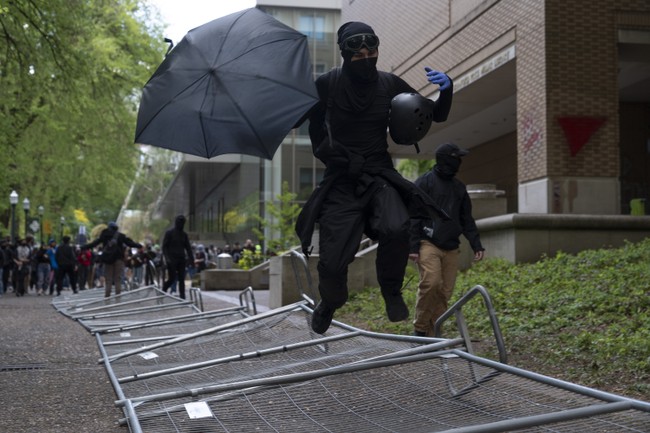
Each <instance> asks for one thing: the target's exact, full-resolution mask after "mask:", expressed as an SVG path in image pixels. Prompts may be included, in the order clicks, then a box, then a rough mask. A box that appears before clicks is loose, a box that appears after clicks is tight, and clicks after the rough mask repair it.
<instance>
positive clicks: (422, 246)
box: [409, 143, 485, 337]
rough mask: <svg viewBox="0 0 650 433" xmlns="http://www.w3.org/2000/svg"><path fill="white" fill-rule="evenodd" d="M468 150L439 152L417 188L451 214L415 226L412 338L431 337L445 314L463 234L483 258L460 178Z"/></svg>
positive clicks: (450, 147)
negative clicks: (416, 273)
mask: <svg viewBox="0 0 650 433" xmlns="http://www.w3.org/2000/svg"><path fill="white" fill-rule="evenodd" d="M467 153H468V151H467V150H464V149H461V148H459V147H458V146H456V145H455V144H453V143H445V144H442V145H440V146H439V147H438V149H437V150H436V165H435V166H434V167H433V169H431V170H430V171H429V172H427V173H425V174H423V175H422V176H420V177H419V178H418V179H417V180H416V181H415V184H416V185H417V186H418V187H420V189H422V190H423V191H424V192H425V193H427V194H428V195H429V196H430V197H431V199H433V201H434V202H435V203H436V204H437V205H438V206H439V207H440V208H441V209H442V210H444V211H445V212H446V213H447V216H448V217H449V218H448V219H440V220H435V221H434V220H431V219H418V220H415V219H414V220H412V221H411V247H410V253H409V258H410V259H411V260H413V261H414V262H415V263H417V266H418V271H419V274H420V283H419V285H418V294H417V300H416V303H415V318H414V320H413V328H414V329H413V335H415V336H419V337H424V336H426V337H433V336H434V335H433V334H434V329H433V328H434V325H435V323H436V320H438V318H439V317H440V316H441V315H442V314H443V313H444V312H445V311H446V310H447V308H448V303H449V299H450V298H451V295H452V293H453V290H454V285H455V284H456V275H457V273H458V257H459V253H460V250H459V249H458V247H459V245H460V235H461V234H463V235H464V236H465V237H466V238H467V240H468V241H469V244H470V246H471V248H472V250H473V251H474V260H475V261H478V260H481V259H483V255H484V251H485V250H484V248H483V246H482V245H481V240H480V237H479V233H478V229H477V228H476V222H475V221H474V218H473V217H472V202H471V201H470V198H469V194H467V188H466V187H465V184H464V183H462V182H461V181H460V180H458V179H456V173H458V169H459V168H460V164H461V162H462V160H461V158H462V157H463V156H465V155H467Z"/></svg>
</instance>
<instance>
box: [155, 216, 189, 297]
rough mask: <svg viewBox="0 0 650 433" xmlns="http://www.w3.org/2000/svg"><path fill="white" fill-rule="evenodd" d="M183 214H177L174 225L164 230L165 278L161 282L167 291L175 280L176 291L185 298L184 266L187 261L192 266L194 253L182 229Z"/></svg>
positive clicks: (183, 223) (183, 224) (183, 225)
mask: <svg viewBox="0 0 650 433" xmlns="http://www.w3.org/2000/svg"><path fill="white" fill-rule="evenodd" d="M184 228H185V216H184V215H178V216H177V217H176V219H175V220H174V227H173V228H171V229H169V230H167V231H166V232H165V236H164V237H163V243H162V252H163V257H164V258H165V263H166V265H167V280H166V281H165V284H163V291H165V292H166V291H167V290H168V289H169V288H170V287H171V286H172V284H174V282H175V281H176V282H177V285H178V292H179V295H180V297H181V298H183V299H185V268H186V266H187V264H188V263H189V264H190V266H193V260H194V254H193V253H192V244H190V238H189V237H188V236H187V233H185V231H184Z"/></svg>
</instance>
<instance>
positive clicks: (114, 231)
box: [81, 221, 142, 298]
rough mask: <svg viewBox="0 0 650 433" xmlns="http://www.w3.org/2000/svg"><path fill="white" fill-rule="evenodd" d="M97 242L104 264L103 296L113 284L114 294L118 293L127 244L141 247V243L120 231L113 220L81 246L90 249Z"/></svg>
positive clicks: (108, 293)
mask: <svg viewBox="0 0 650 433" xmlns="http://www.w3.org/2000/svg"><path fill="white" fill-rule="evenodd" d="M99 244H102V253H101V256H100V258H99V260H100V261H101V262H102V263H103V265H104V280H105V287H104V297H106V298H108V297H110V296H111V291H112V289H113V286H115V295H119V294H120V293H122V278H123V276H124V252H125V249H126V247H127V246H129V247H131V248H141V247H142V245H140V244H139V243H137V242H135V241H134V240H132V239H131V238H129V237H128V236H126V235H125V234H124V233H122V232H120V231H119V230H118V227H117V224H116V223H115V222H113V221H111V222H109V223H108V227H107V228H105V229H104V230H102V232H101V233H100V235H99V237H98V238H97V239H95V240H94V241H92V242H90V243H88V244H85V245H82V246H81V248H82V249H90V248H94V247H96V246H97V245H99Z"/></svg>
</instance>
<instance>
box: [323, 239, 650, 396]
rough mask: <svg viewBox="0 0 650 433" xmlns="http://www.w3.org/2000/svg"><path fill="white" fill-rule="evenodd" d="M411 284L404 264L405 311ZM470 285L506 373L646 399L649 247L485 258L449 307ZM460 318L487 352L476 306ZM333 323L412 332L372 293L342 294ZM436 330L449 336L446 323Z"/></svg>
mask: <svg viewBox="0 0 650 433" xmlns="http://www.w3.org/2000/svg"><path fill="white" fill-rule="evenodd" d="M417 281H418V277H417V270H416V269H415V267H414V266H412V265H410V266H409V267H408V270H407V275H406V277H405V284H406V287H405V290H404V299H405V301H406V303H407V305H409V307H410V309H411V310H413V308H414V306H415V296H416V292H417ZM477 284H479V285H482V286H483V287H485V288H486V289H487V290H488V292H489V293H490V296H491V298H492V302H493V304H494V308H495V310H496V312H497V317H498V319H499V324H500V326H501V331H502V332H503V335H504V339H505V342H506V347H507V349H508V356H509V363H510V364H512V365H515V366H518V367H522V368H525V369H529V370H532V371H535V372H538V373H541V374H546V375H549V376H553V377H557V378H560V379H563V380H567V381H570V382H574V383H578V384H581V385H585V386H590V387H595V388H598V389H602V390H606V391H610V392H615V393H619V394H624V395H628V396H631V397H635V398H640V399H643V400H650V238H649V239H646V240H645V241H642V242H639V243H626V245H625V246H623V247H621V248H615V249H601V250H586V251H583V252H581V253H579V254H576V255H571V254H565V253H558V254H557V255H555V256H554V257H544V258H542V259H541V260H540V261H538V262H536V263H532V264H518V265H513V264H510V263H508V262H506V261H505V260H502V259H489V258H488V259H486V260H484V261H482V262H479V263H476V264H474V265H473V266H472V267H471V268H470V269H468V270H466V271H463V272H460V273H459V276H458V280H457V282H456V290H455V293H454V296H453V298H452V303H453V302H455V301H456V300H457V299H458V298H459V297H460V296H462V295H463V294H464V293H465V292H467V291H468V290H470V289H471V288H472V287H474V286H475V285H477ZM463 312H464V313H465V316H466V317H467V321H468V323H469V324H470V331H471V335H472V337H473V338H476V339H477V340H479V341H481V342H483V343H485V344H479V346H478V347H483V346H488V345H491V346H494V344H493V343H492V342H493V337H492V329H491V327H490V324H489V321H488V318H487V314H486V312H485V307H484V306H483V302H482V301H481V299H480V297H477V298H474V300H472V301H471V302H470V303H469V304H467V305H466V306H465V307H464V308H463ZM411 314H412V312H411ZM411 317H412V316H411ZM335 318H336V319H337V320H341V321H343V322H347V323H350V324H353V325H354V326H357V327H359V328H363V329H368V330H372V331H378V332H388V333H395V334H411V332H412V331H413V327H412V324H411V322H410V321H407V322H400V323H391V322H389V321H388V319H387V318H386V313H385V311H384V303H383V300H382V298H381V294H380V293H379V289H378V288H367V289H365V290H363V291H361V292H356V293H351V294H350V300H349V302H348V303H347V304H346V305H345V306H344V307H343V308H342V309H341V310H339V311H337V314H336V316H335ZM445 330H446V333H447V334H446V336H452V335H455V325H453V324H452V323H450V324H449V325H447V326H446V327H445ZM488 352H489V350H488V349H485V352H483V353H480V354H482V355H484V356H489V353H488ZM489 357H491V358H494V356H489Z"/></svg>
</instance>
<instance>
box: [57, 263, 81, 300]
mask: <svg viewBox="0 0 650 433" xmlns="http://www.w3.org/2000/svg"><path fill="white" fill-rule="evenodd" d="M66 275H67V276H68V279H69V281H70V288H71V289H72V291H73V292H75V293H76V292H77V273H76V272H75V265H59V270H58V271H57V272H56V291H57V293H59V294H61V290H63V280H64V279H65V276H66Z"/></svg>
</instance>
